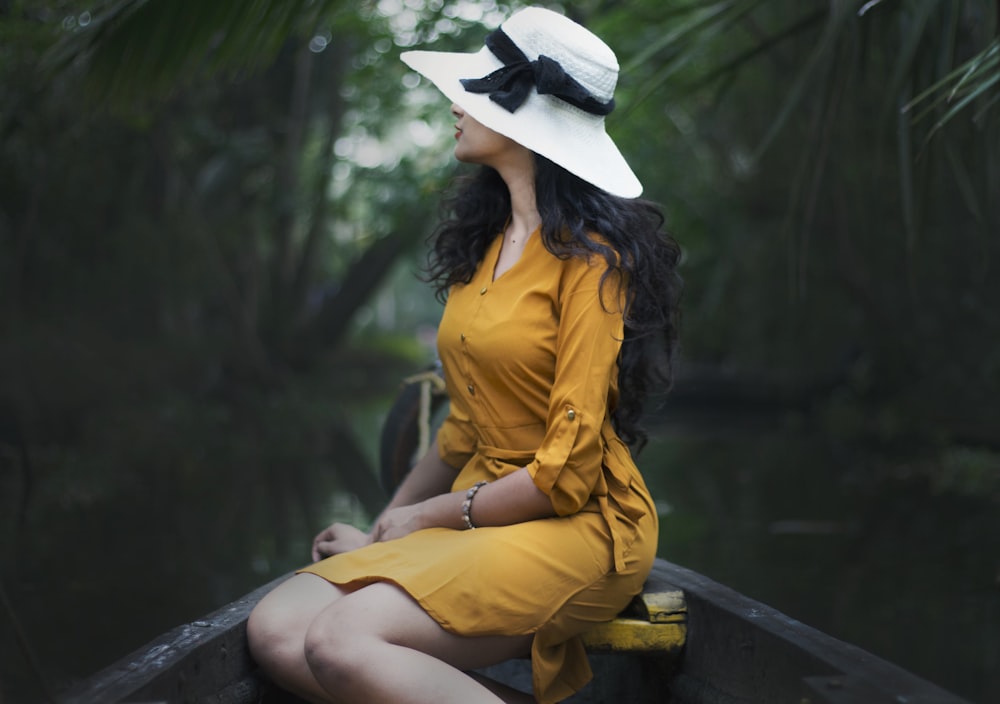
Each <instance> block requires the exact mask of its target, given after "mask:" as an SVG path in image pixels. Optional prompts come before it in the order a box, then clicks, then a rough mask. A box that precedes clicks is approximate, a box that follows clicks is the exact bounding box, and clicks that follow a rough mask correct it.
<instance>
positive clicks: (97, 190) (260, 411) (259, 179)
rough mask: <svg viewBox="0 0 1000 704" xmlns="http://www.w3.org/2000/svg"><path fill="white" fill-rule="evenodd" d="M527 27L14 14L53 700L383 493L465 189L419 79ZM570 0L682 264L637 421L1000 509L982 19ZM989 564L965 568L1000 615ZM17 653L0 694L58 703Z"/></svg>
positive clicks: (7, 247) (16, 186)
mask: <svg viewBox="0 0 1000 704" xmlns="http://www.w3.org/2000/svg"><path fill="white" fill-rule="evenodd" d="M515 6H516V5H515V4H505V5H499V4H497V3H495V2H489V1H486V2H474V1H472V0H457V1H446V0H366V1H365V2H354V3H348V2H344V1H343V0H313V1H312V2H305V1H284V2H277V1H275V0H253V1H252V2H238V1H234V0H225V1H223V0H217V1H216V2H211V3H203V2H199V1H198V0H176V1H165V0H145V1H140V0H104V1H91V2H84V1H81V0H35V1H32V2H27V1H26V0H20V1H19V0H6V1H4V2H0V105H2V108H0V164H2V168H0V311H2V313H0V315H2V317H0V516H2V519H0V530H2V533H0V536H2V537H0V575H2V577H3V582H4V585H5V586H6V590H7V592H8V593H9V595H10V597H11V603H12V604H13V607H14V610H15V611H16V612H17V614H19V616H18V618H19V620H20V621H21V622H22V623H23V625H24V632H25V633H26V634H27V635H28V636H29V639H30V640H32V641H33V642H34V643H33V646H32V647H33V648H34V649H35V650H36V651H37V653H38V655H39V657H38V661H39V662H40V663H41V666H40V667H41V668H43V669H45V670H46V672H42V673H38V675H39V677H41V678H46V679H49V680H51V682H53V683H54V684H56V685H57V684H58V683H60V682H65V681H66V679H67V678H71V677H75V676H81V675H83V674H86V673H87V672H89V671H91V670H93V669H96V668H97V667H99V666H101V665H103V664H104V663H106V662H107V661H108V660H109V659H111V658H113V657H114V656H116V655H120V654H121V653H123V652H125V651H127V650H128V649H130V648H132V647H135V646H136V645H138V644H140V643H141V642H143V641H144V640H146V639H148V638H149V637H151V636H152V635H153V634H155V633H157V632H159V631H161V630H164V629H166V628H167V627H170V626H172V625H174V624H175V623H177V622H179V621H181V620H183V619H187V618H193V617H194V616H196V615H197V614H198V613H201V612H203V611H207V610H208V608H210V607H211V606H213V605H216V604H218V603H221V602H223V601H225V600H227V599H230V598H233V597H234V596H236V595H238V594H240V593H242V592H243V591H246V590H247V589H248V588H249V586H250V585H253V584H256V583H260V582H263V581H264V580H265V579H266V578H268V577H269V576H270V575H274V574H279V573H281V572H282V571H286V570H288V569H290V568H292V567H293V566H295V565H296V564H298V562H299V561H300V559H301V557H302V556H303V555H305V554H306V553H305V545H306V544H307V542H308V540H309V539H310V538H311V535H312V533H313V532H314V531H315V530H316V529H317V528H318V527H320V525H321V524H323V523H325V522H327V521H328V520H329V519H330V518H331V517H333V516H337V517H341V518H347V519H349V520H354V521H356V522H364V520H366V516H367V515H370V513H371V512H372V511H374V510H376V509H377V507H378V506H379V504H380V502H381V501H383V500H384V497H383V496H382V494H381V489H380V487H379V486H378V484H377V481H376V480H375V475H374V473H373V471H372V466H371V465H372V462H373V460H374V454H373V448H374V446H375V437H374V435H375V434H376V433H377V428H378V426H379V421H380V418H381V416H382V414H383V413H384V408H385V403H386V398H387V397H388V396H389V395H391V394H392V393H393V392H394V390H395V389H396V387H397V385H398V382H399V379H401V378H402V377H403V376H405V375H406V374H408V373H409V372H410V371H412V370H413V369H415V368H417V367H419V366H422V365H423V364H425V363H426V362H427V361H428V360H429V359H430V358H431V357H432V355H433V350H432V345H431V343H432V340H433V328H434V326H435V324H436V319H437V316H438V314H439V307H438V305H437V304H436V303H435V302H434V300H433V296H432V295H431V294H430V292H429V291H428V290H427V288H426V287H425V286H423V285H422V284H420V283H419V281H417V279H416V277H415V276H414V274H415V273H416V272H417V271H418V270H419V266H420V263H421V261H422V256H423V251H424V247H423V242H424V239H425V237H426V236H427V234H428V233H429V232H430V230H431V229H432V227H433V224H434V219H435V215H436V208H437V201H438V198H439V193H440V191H441V189H442V188H443V187H444V185H445V184H446V183H447V179H448V178H449V177H450V175H451V174H452V173H453V171H454V166H453V164H452V159H451V156H450V129H449V123H450V116H449V115H448V112H447V104H446V102H445V101H444V100H443V99H441V98H440V97H439V96H438V94H437V93H436V91H434V90H433V89H431V88H428V86H426V84H422V83H420V82H419V81H418V79H417V78H416V77H415V76H414V75H413V74H411V73H408V72H407V71H406V70H405V67H404V66H403V65H402V64H401V63H400V62H399V61H398V59H397V56H398V53H399V51H400V50H402V49H404V48H407V47H411V46H418V45H424V44H425V43H429V42H434V43H435V46H436V47H441V48H453V49H457V50H466V49H467V50H474V49H476V48H478V46H480V45H481V41H482V36H483V34H484V32H485V29H484V27H493V26H495V25H496V24H498V23H499V22H500V21H501V20H502V18H503V17H505V16H506V15H507V14H509V11H510V10H511V9H512V8H513V7H515ZM554 6H555V7H557V8H558V7H560V6H558V5H554ZM561 9H563V10H564V11H565V12H567V13H568V14H570V15H571V16H574V17H575V18H576V19H578V20H581V21H584V22H585V23H586V24H588V25H589V26H590V27H591V28H593V29H594V30H595V31H596V32H597V33H598V34H600V35H601V36H602V37H604V38H605V39H606V40H607V41H608V43H609V44H610V45H611V46H612V47H614V48H615V50H616V52H617V53H618V55H619V58H620V61H621V64H622V67H623V73H622V78H621V81H620V85H619V99H618V102H619V104H620V105H621V106H622V107H621V108H620V109H619V110H618V111H617V112H616V113H615V114H614V115H612V116H611V117H610V118H609V130H610V131H611V132H612V135H613V136H614V137H615V139H616V141H617V142H618V143H619V145H620V147H621V148H622V151H623V152H624V153H625V154H626V155H627V156H628V158H629V160H630V161H631V163H632V164H633V166H634V168H635V169H636V171H637V173H638V174H639V176H640V178H641V179H642V180H643V182H644V184H645V186H646V193H645V195H646V196H647V197H649V198H651V199H653V200H656V201H659V202H661V203H663V204H664V206H665V208H666V211H667V214H668V220H669V223H670V226H671V228H672V230H673V231H674V233H675V235H676V236H677V238H678V239H679V240H680V242H681V244H682V246H683V248H684V250H685V260H684V276H685V279H686V281H687V293H686V301H685V323H684V335H683V343H684V359H685V363H684V367H683V369H682V377H681V380H680V382H679V384H678V386H677V388H676V390H675V393H674V395H673V396H671V397H670V398H669V400H667V401H666V402H665V403H664V404H663V406H662V407H661V408H660V409H659V410H658V411H657V412H656V413H655V414H652V415H651V416H650V426H651V430H653V431H654V433H655V432H656V431H657V430H658V429H662V428H665V427H667V426H669V427H672V428H676V427H677V426H678V424H680V425H681V426H682V427H684V428H687V429H691V430H693V431H694V432H705V431H706V429H709V430H712V431H713V432H716V431H719V430H720V429H726V428H730V429H732V428H742V427H746V426H747V425H748V424H749V425H753V427H757V426H756V423H757V422H759V420H760V418H761V416H767V417H768V418H772V419H774V423H773V427H772V428H771V430H772V431H775V432H777V433H779V435H781V434H783V435H784V436H786V437H789V436H792V435H794V436H795V437H799V436H809V437H813V438H817V442H816V443H814V444H812V445H810V450H809V452H810V453H812V454H813V456H816V457H819V456H823V457H826V458H829V457H834V458H836V461H833V462H829V461H827V460H824V461H823V462H820V461H817V464H830V465H832V466H833V467H834V468H833V469H832V470H831V471H833V473H834V474H835V475H836V482H838V485H841V486H843V485H850V486H853V487H859V486H860V487H862V489H860V490H859V491H860V492H861V493H862V494H872V493H878V491H879V490H880V489H879V487H885V486H889V487H890V489H891V490H892V491H896V490H897V489H898V488H899V484H898V482H900V481H905V482H908V483H907V484H906V486H908V487H909V486H911V484H910V483H911V482H917V483H919V485H920V486H922V487H925V489H926V491H929V492H930V493H931V494H935V495H941V494H944V495H948V496H951V497H961V499H962V500H969V501H972V502H974V504H975V506H978V507H981V508H982V511H984V512H991V513H995V512H996V510H995V509H996V503H997V501H998V500H1000V459H998V453H1000V402H998V400H997V399H998V398H1000V314H998V313H997V305H996V303H997V301H1000V283H998V281H1000V278H998V277H997V275H996V268H997V262H998V259H1000V237H998V235H1000V198H998V195H1000V154H998V150H1000V139H998V137H1000V134H998V129H1000V118H998V116H1000V86H998V76H1000V73H998V52H1000V45H998V38H997V37H998V18H997V12H998V9H997V4H996V3H993V2H988V1H987V0H882V1H881V2H879V1H878V0H875V1H873V2H861V1H860V0H832V1H826V0H824V1H822V2H821V1H819V0H816V1H810V2H794V1H792V0H718V1H712V0H709V1H705V2H696V1H686V2H661V1H660V0H628V1H618V2H615V1H612V0H607V1H600V0H588V1H585V2H576V3H567V4H566V5H565V6H562V7H561ZM751 421H753V423H751ZM654 456H655V455H654ZM674 459H675V460H676V459H677V457H674ZM703 461H706V462H707V458H706V457H705V455H704V453H703V454H699V452H698V451H697V450H694V451H691V452H689V453H688V455H687V456H686V457H685V458H684V460H683V462H679V463H678V464H680V465H683V466H688V467H698V466H700V465H701V463H702V462H703ZM724 461H725V462H733V460H732V459H731V458H727V459H725V460H724ZM645 471H647V473H650V472H652V473H655V472H657V471H659V468H656V467H647V468H646V469H645ZM813 471H816V470H815V468H814V469H813ZM759 473H760V474H762V475H763V474H764V470H761V471H760V472H759ZM798 473H800V474H802V475H805V477H806V480H808V476H809V473H810V467H808V466H805V467H801V468H799V469H798ZM718 481H719V482H720V483H723V484H724V483H726V482H728V481H730V478H729V477H728V475H727V474H725V473H724V472H723V473H721V474H720V475H719V477H718ZM782 481H783V482H784V483H787V482H788V481H789V480H787V478H786V479H783V480H782ZM733 490H734V491H743V489H742V488H739V487H736V486H734V487H733ZM897 493H898V492H897ZM331 497H333V498H331ZM668 500H671V501H672V500H673V499H672V498H669V499H668ZM901 513H903V514H904V515H905V513H906V512H905V511H903V512H901ZM916 513H921V512H920V511H916ZM914 520H920V521H924V522H926V525H927V526H928V530H929V531H931V532H934V531H935V530H936V529H935V524H934V520H935V518H934V516H933V515H929V516H927V515H923V514H922V513H921V515H920V516H919V518H915V519H914ZM978 525H979V524H977V526H978ZM986 525H987V526H995V523H986ZM970 530H972V529H970ZM681 533H683V531H680V530H678V531H676V532H673V533H671V534H670V535H671V536H673V535H676V534H681ZM972 533H973V535H970V536H968V537H967V540H968V543H969V545H971V544H973V543H974V544H975V546H976V547H975V551H976V554H982V553H986V554H989V553H991V551H992V554H1000V551H997V550H995V548H996V547H997V540H998V538H997V537H996V536H997V535H998V532H996V531H994V532H993V533H992V535H991V534H989V531H988V530H985V531H984V530H982V529H981V528H976V529H975V530H972ZM984 533H985V534H984ZM671 540H674V538H673V537H670V538H669V540H668V542H669V541H671ZM670 545H671V547H672V548H674V549H676V550H679V551H680V552H681V554H683V548H682V547H680V546H678V545H675V544H673V543H670ZM956 549H959V548H957V547H956ZM692 559H696V558H692ZM997 574H1000V564H996V563H993V564H983V565H982V570H981V572H975V574H974V576H972V577H970V579H971V580H972V581H975V582H976V583H975V584H974V585H973V587H974V588H975V589H984V590H987V591H988V592H989V593H990V594H991V595H992V597H991V599H992V601H990V602H989V604H990V606H989V608H990V609H993V610H992V611H990V612H989V613H991V614H993V616H992V619H993V620H992V621H989V620H988V619H987V625H988V624H989V623H993V624H996V619H997V618H998V616H997V614H1000V606H998V605H997V600H998V599H1000V596H998V595H997V584H996V580H997V576H996V575H997ZM984 575H985V576H984ZM991 575H992V576H991ZM762 579H764V580H766V576H765V577H762ZM991 579H992V580H993V582H992V583H991V582H990V580H991ZM977 580H978V581H977ZM190 582H196V583H197V584H198V585H199V588H198V589H188V588H180V586H179V585H186V584H188V583H190ZM989 590H992V591H989ZM136 594H140V595H143V598H141V599H138V600H137V599H135V598H134V596H135V595H136ZM778 606H780V604H778ZM112 607H113V608H115V609H116V610H117V612H118V613H117V616H116V617H115V619H116V622H120V623H116V626H115V635H114V637H111V636H109V637H108V638H106V639H102V644H101V645H100V647H94V644H93V643H92V642H91V640H92V639H91V638H90V635H91V634H93V632H94V629H95V627H96V626H97V624H99V623H100V619H101V617H102V614H104V613H105V610H106V609H109V608H112ZM81 614H83V616H81ZM7 620H9V618H8V617H7V616H4V615H0V622H6V621H7ZM67 629H69V630H71V631H73V632H74V633H75V634H76V635H74V636H73V637H66V636H65V631H66V630H67ZM60 632H62V635H61V636H56V635H55V634H57V633H60ZM0 633H3V634H4V635H3V641H2V642H0V652H2V653H3V662H4V663H5V664H4V669H3V674H2V676H0V681H3V682H4V683H5V687H6V688H7V689H8V690H9V691H13V692H15V693H18V692H33V691H37V684H34V679H37V678H34V677H33V675H32V674H31V672H30V670H31V669H32V668H29V667H25V666H24V662H25V661H24V660H23V650H24V647H23V644H18V643H17V642H16V640H15V639H14V637H13V636H12V635H11V636H9V637H8V636H7V631H0ZM103 641H106V642H103ZM992 647H993V648H994V651H993V652H994V654H995V652H996V651H995V648H996V647H997V646H996V644H995V643H994V645H993V646H992ZM880 654H884V653H880ZM987 655H988V654H987ZM890 657H891V656H890ZM984 657H986V656H984ZM8 662H10V663H12V665H11V667H10V668H8V666H7V664H6V663H8ZM976 677H978V678H979V679H977V680H976V679H975V678H976ZM990 677H991V676H989V675H987V674H983V672H981V670H976V671H975V673H974V674H973V679H974V680H975V682H974V683H973V684H972V685H969V686H974V687H975V689H967V690H965V691H966V692H973V693H972V694H970V696H976V693H987V692H990V693H994V694H995V693H997V692H1000V684H998V681H997V678H996V675H995V674H994V675H993V676H992V679H991V678H990ZM8 683H9V684H8ZM945 684H947V685H949V686H952V687H956V686H958V685H956V684H955V683H951V682H946V683H945ZM29 696H30V695H29Z"/></svg>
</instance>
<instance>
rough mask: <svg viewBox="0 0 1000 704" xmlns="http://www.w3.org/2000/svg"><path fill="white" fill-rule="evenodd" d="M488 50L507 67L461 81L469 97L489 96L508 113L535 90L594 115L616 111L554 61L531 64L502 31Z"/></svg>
mask: <svg viewBox="0 0 1000 704" xmlns="http://www.w3.org/2000/svg"><path fill="white" fill-rule="evenodd" d="M486 47H487V48H488V49H489V50H490V51H492V52H493V54H494V55H495V56H496V57H497V58H498V59H500V60H501V61H503V62H504V66H502V67H501V68H498V69H497V70H496V71H494V72H493V73H491V74H489V75H486V76H483V77H482V78H462V79H460V80H461V82H462V86H464V87H465V89H466V90H467V91H469V92H470V93H489V94H490V100H492V101H493V102H494V103H497V104H498V105H499V106H500V107H502V108H504V109H505V110H507V112H514V111H516V110H517V109H518V108H519V107H521V105H522V104H523V103H524V101H525V100H527V99H528V95H529V94H530V93H531V87H532V86H534V87H535V88H536V90H537V91H538V93H539V94H540V95H554V96H555V97H557V98H560V99H562V100H565V101H566V102H567V103H569V104H570V105H575V106H576V107H578V108H580V109H581V110H584V111H586V112H589V113H591V114H592V115H607V114H608V113H610V112H611V111H612V110H614V109H615V101H614V98H612V99H611V100H609V101H608V102H606V103H602V102H601V101H599V100H597V99H596V98H595V97H594V96H592V95H591V94H590V92H589V91H588V90H587V89H586V88H584V87H583V86H582V85H580V84H579V83H577V82H576V80H574V78H573V77H572V76H570V75H569V74H568V73H566V71H565V70H563V67H562V66H561V65H560V64H559V62H558V61H556V60H555V59H550V58H549V57H548V56H545V55H540V56H539V57H538V59H537V60H535V61H528V57H527V56H525V54H524V52H523V51H521V50H520V49H519V48H518V47H517V45H516V44H515V43H514V42H513V41H512V40H511V38H510V37H508V36H507V35H506V34H505V33H504V32H503V31H502V30H500V29H497V30H496V31H494V32H492V33H490V34H489V35H487V36H486Z"/></svg>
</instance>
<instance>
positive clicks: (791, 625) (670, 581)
mask: <svg viewBox="0 0 1000 704" xmlns="http://www.w3.org/2000/svg"><path fill="white" fill-rule="evenodd" d="M442 387H443V385H442V384H441V383H440V380H439V378H438V372H437V370H433V369H432V370H430V371H428V372H426V373H423V374H419V375H417V376H415V377H411V378H410V379H408V380H407V382H406V384H405V385H404V387H403V389H402V390H401V392H400V394H399V396H398V397H397V400H396V402H395V404H394V405H393V407H392V409H391V410H390V413H389V416H388V419H387V422H386V425H385V428H384V429H383V434H382V438H381V449H380V453H381V464H382V466H381V475H382V481H383V483H384V484H385V485H386V487H387V488H390V489H391V488H392V487H394V486H395V485H396V484H398V482H399V481H400V480H401V479H402V477H403V476H404V475H405V473H406V472H407V471H409V467H410V460H411V458H412V456H413V455H414V454H415V453H420V452H421V451H422V450H423V449H424V448H426V446H427V444H428V442H429V438H430V427H429V426H430V424H431V422H432V416H433V415H434V412H435V410H439V409H440V407H441V406H442V404H443V403H444V402H445V401H446V397H445V396H444V394H443V388H442ZM286 578H287V576H286V577H282V578H280V579H278V580H275V581H274V582H271V583H270V584H267V585H264V586H262V587H260V588H259V589H257V590H255V591H253V592H251V593H250V594H247V595H246V596H244V597H242V598H240V599H237V600H236V601H234V602H232V603H231V604H228V605H226V606H224V607H222V608H221V609H219V610H217V611H214V612H212V613H210V614H208V615H207V616H205V617H204V618H202V619H199V620H197V621H192V622H191V623H188V624H184V625H181V626H178V627H177V628H174V629H173V630H171V631H169V632H167V633H165V634H163V635H162V636H160V637H159V638H156V639H155V640H153V641H152V642H150V643H148V644H147V645H146V646H144V647H142V648H140V649H139V650H136V651H135V652H133V653H132V654H130V655H128V656H126V657H124V658H122V659H121V660H119V661H118V662H117V663H115V664H113V665H111V666H110V667H108V668H106V669H104V670H102V671H101V672H99V673H97V674H95V675H94V676H93V677H90V678H88V679H87V680H85V681H83V682H80V683H79V684H77V685H76V686H74V687H73V688H72V689H70V690H69V691H67V692H65V693H64V695H63V696H62V697H60V701H61V702H63V703H64V704H114V703H116V702H131V703H137V702H147V703H151V702H169V703H170V704H174V703H179V702H198V703H199V704H209V703H215V704H279V703H281V704H287V703H289V702H298V701H299V700H297V699H296V698H294V697H292V696H291V695H288V694H285V693H283V692H280V691H279V690H277V689H275V688H274V687H273V686H270V685H268V684H267V683H266V681H265V679H264V678H263V676H262V675H261V674H260V673H259V671H258V670H257V668H256V667H255V665H254V663H253V662H252V661H251V659H250V655H249V652H248V650H247V643H246V619H247V616H248V615H249V613H250V611H251V610H252V609H253V607H254V605H255V604H256V603H257V602H258V601H259V600H260V599H261V598H262V597H263V596H264V594H266V593H267V592H269V591H270V590H271V589H273V588H274V587H275V586H276V585H277V584H279V583H280V582H281V581H283V580H284V579H286ZM585 641H586V645H587V650H588V653H589V655H590V660H591V666H592V667H593V670H594V675H595V676H594V680H593V681H592V682H591V683H590V684H588V685H587V687H586V688H585V689H584V690H583V691H581V692H580V693H578V694H577V695H575V696H574V697H572V698H571V699H570V700H568V701H569V702H570V703H571V704H589V703H597V702H606V703H608V704H647V703H649V704H651V703H653V702H670V703H671V704H749V703H754V704H756V703H760V704H785V703H788V704H963V703H964V704H968V703H967V702H965V700H963V699H961V698H959V697H958V696H956V695H954V694H951V693H949V692H946V691H944V690H942V689H941V688H939V687H937V686H935V685H933V684H931V683H929V682H927V681H925V680H923V679H921V678H919V677H917V676H916V675H914V674H912V673H910V672H907V671H906V670H903V669H902V668H900V667H897V666H896V665H893V664H891V663H889V662H886V661H885V660H882V659H880V658H877V657H875V656H874V655H871V654H870V653H867V652H865V651H863V650H861V649H860V648H858V647H856V646H853V645H850V644H848V643H844V642H842V641H839V640H837V639H835V638H833V637H831V636H829V635H826V634H824V633H821V632H819V631H817V630H816V629H813V628H810V627H809V626H806V625H805V624H802V623H800V622H798V621H796V620H794V619H792V618H790V617H788V616H786V615H785V614H782V613H780V612H778V611H776V610H775V609H773V608H771V607H769V606H765V605H764V604H761V603H759V602H757V601H754V600H753V599H750V598H749V597H746V596H744V595H742V594H739V593H737V592H735V591H733V590H732V589H729V588H728V587H725V586H723V585H721V584H718V583H716V582H714V581H712V580H711V579H708V578H707V577H704V576H702V575H700V574H697V573H696V572H692V571H691V570H688V569H685V568H684V567H680V566H678V565H675V564H671V563H670V562H667V561H665V560H662V559H658V560H656V563H655V564H654V566H653V570H652V573H651V574H650V576H649V579H648V580H647V582H646V585H645V589H644V591H643V594H641V595H640V596H638V597H636V598H635V599H634V600H633V602H632V603H631V604H630V605H629V607H628V608H627V609H626V610H625V611H624V612H622V614H621V615H620V616H619V617H618V618H617V619H615V620H614V621H612V622H610V623H607V624H603V625H600V626H598V627H596V628H594V629H593V630H592V631H591V632H590V633H588V634H587V636H586V638H585ZM483 672H484V674H486V675H488V676H490V677H492V678H494V679H496V680H499V681H502V682H505V683H507V684H510V685H512V686H514V687H516V688H518V689H521V690H523V691H530V689H531V673H530V663H529V661H528V660H526V659H525V660H511V661H509V662H506V663H502V664H500V665H497V666H495V667H491V668H487V669H486V670H484V671H483Z"/></svg>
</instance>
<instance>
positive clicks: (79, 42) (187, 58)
mask: <svg viewBox="0 0 1000 704" xmlns="http://www.w3.org/2000/svg"><path fill="white" fill-rule="evenodd" d="M344 4H345V3H344V2H343V0H239V1H233V0H229V1H227V0H211V1H209V2H205V1H204V0H169V1H166V2H165V1H163V0H116V1H115V0H106V1H105V2H104V4H103V5H102V6H100V7H98V8H96V9H92V11H91V13H90V16H91V20H90V21H89V22H88V23H87V25H86V26H80V25H76V26H72V27H71V28H70V29H68V30H66V34H65V35H64V36H63V37H62V39H61V40H60V41H59V42H58V43H57V44H56V45H55V46H54V48H53V49H52V51H51V52H50V53H49V55H48V56H47V57H46V65H47V66H48V67H49V68H51V69H54V70H63V69H66V68H67V67H69V66H70V65H71V64H79V65H82V66H83V68H84V75H85V78H86V81H87V84H88V87H89V88H90V89H91V90H92V91H93V94H94V96H95V97H97V98H98V100H101V101H110V102H111V103H113V104H119V103H124V104H127V103H128V102H129V101H132V100H137V99H144V98H148V97H161V96H163V95H166V94H168V93H170V92H171V91H172V90H173V89H175V88H176V87H177V86H178V85H180V84H183V83H185V82H186V81H188V80H189V79H190V78H192V77H193V76H194V75H195V74H198V73H199V72H202V71H212V70H227V71H233V72H236V71H239V70H242V69H249V68H254V67H260V66H263V65H265V64H267V63H269V62H270V61H271V60H273V59H274V57H275V56H276V55H277V53H278V51H279V49H281V47H282V46H283V44H284V43H285V42H286V41H287V39H288V38H289V37H290V36H294V35H296V34H298V35H305V34H306V33H308V32H313V31H315V30H316V29H317V28H319V27H320V26H321V25H322V23H324V22H326V23H330V22H333V21H334V20H335V19H336V17H337V14H338V11H339V10H340V9H341V7H342V6H344Z"/></svg>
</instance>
